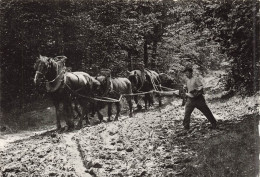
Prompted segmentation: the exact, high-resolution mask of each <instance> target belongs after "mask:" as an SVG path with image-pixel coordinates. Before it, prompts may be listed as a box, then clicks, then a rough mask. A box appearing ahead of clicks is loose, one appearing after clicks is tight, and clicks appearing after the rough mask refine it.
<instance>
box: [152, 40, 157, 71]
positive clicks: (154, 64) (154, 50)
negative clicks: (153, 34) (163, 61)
mask: <svg viewBox="0 0 260 177" xmlns="http://www.w3.org/2000/svg"><path fill="white" fill-rule="evenodd" d="M152 50H153V51H152V61H151V69H153V70H155V69H156V56H157V41H156V40H154V41H153V47H152Z"/></svg>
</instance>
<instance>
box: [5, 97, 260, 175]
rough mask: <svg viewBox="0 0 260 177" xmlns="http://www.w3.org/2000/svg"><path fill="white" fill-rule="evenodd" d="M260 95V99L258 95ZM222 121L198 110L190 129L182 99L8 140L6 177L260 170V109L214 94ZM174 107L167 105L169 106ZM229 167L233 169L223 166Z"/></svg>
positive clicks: (212, 100)
mask: <svg viewBox="0 0 260 177" xmlns="http://www.w3.org/2000/svg"><path fill="white" fill-rule="evenodd" d="M257 96H259V95H257ZM206 97H207V99H208V100H209V107H210V108H211V109H212V112H213V113H214V115H215V116H216V118H217V120H218V122H219V128H218V129H217V130H211V129H209V128H208V127H209V123H208V122H207V120H206V118H204V116H203V115H202V114H201V113H200V112H199V111H197V110H195V111H194V113H193V115H192V118H191V130H190V131H188V132H186V131H183V129H182V119H183V114H184V107H182V106H180V105H181V100H178V99H176V98H171V99H168V102H167V103H165V106H164V107H162V108H158V107H155V108H151V109H150V110H149V111H143V112H139V113H136V114H135V115H134V117H133V118H129V117H128V116H121V117H120V120H119V121H117V122H109V123H101V124H97V125H93V126H90V127H85V128H83V129H81V130H75V131H73V132H69V133H57V132H55V131H51V129H52V128H53V127H50V128H49V130H50V131H44V132H31V134H30V133H28V132H30V131H28V132H27V133H21V134H19V135H17V136H15V135H14V134H9V135H8V134H6V135H2V136H1V139H0V140H1V146H0V176H21V177H22V176H82V177H87V176H98V177H105V176H214V177H217V176H248V177H252V176H255V175H256V174H258V170H259V169H258V168H259V163H258V161H259V134H258V124H259V102H258V100H257V99H255V98H256V96H254V97H250V98H240V97H233V98H231V99H228V100H221V99H216V98H213V97H212V96H210V95H206ZM165 101H166V100H165ZM223 164H225V165H223Z"/></svg>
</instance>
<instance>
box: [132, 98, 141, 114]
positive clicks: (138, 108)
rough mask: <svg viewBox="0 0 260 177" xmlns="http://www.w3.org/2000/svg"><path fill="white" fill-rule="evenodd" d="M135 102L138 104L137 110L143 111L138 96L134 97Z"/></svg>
mask: <svg viewBox="0 0 260 177" xmlns="http://www.w3.org/2000/svg"><path fill="white" fill-rule="evenodd" d="M134 101H135V104H137V110H138V111H140V110H141V109H142V106H141V105H140V103H138V98H137V95H135V96H134Z"/></svg>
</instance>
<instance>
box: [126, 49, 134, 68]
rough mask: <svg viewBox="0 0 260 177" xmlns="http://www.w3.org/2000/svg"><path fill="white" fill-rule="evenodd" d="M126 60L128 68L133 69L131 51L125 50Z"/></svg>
mask: <svg viewBox="0 0 260 177" xmlns="http://www.w3.org/2000/svg"><path fill="white" fill-rule="evenodd" d="M127 62H128V70H130V71H132V70H133V61H132V53H131V51H130V50H128V51H127Z"/></svg>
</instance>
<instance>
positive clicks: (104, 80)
mask: <svg viewBox="0 0 260 177" xmlns="http://www.w3.org/2000/svg"><path fill="white" fill-rule="evenodd" d="M95 79H96V80H97V81H99V82H100V87H99V93H100V95H107V94H108V93H109V92H110V91H111V89H112V81H111V76H103V75H100V76H97V77H96V78H95Z"/></svg>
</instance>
